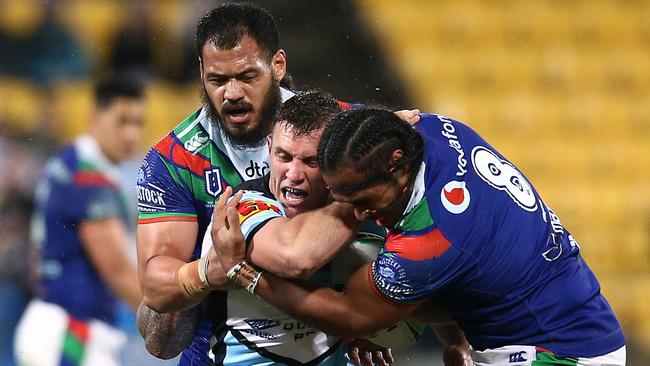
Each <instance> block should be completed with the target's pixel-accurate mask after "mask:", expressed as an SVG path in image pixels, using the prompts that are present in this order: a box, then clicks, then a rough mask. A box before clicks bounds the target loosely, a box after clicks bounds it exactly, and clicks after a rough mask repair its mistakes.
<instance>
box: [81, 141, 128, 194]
mask: <svg viewBox="0 0 650 366" xmlns="http://www.w3.org/2000/svg"><path fill="white" fill-rule="evenodd" d="M75 146H76V147H77V151H78V152H79V157H80V158H81V159H82V160H89V161H92V162H93V163H94V164H95V165H96V166H97V168H98V169H99V170H100V171H101V172H102V173H103V174H104V175H106V177H108V178H109V179H110V180H111V181H112V182H113V183H116V184H117V183H119V179H120V178H119V177H120V172H119V168H118V166H117V165H116V164H113V162H111V160H110V159H109V158H108V157H107V156H106V155H105V154H104V153H103V152H102V149H101V148H100V147H99V143H98V142H97V140H95V139H94V138H93V137H92V136H90V135H88V134H85V135H81V136H79V137H77V139H76V140H75Z"/></svg>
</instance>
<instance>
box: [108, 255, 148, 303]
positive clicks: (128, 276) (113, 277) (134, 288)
mask: <svg viewBox="0 0 650 366" xmlns="http://www.w3.org/2000/svg"><path fill="white" fill-rule="evenodd" d="M137 277H138V273H137V271H136V270H135V269H134V268H133V267H131V266H129V265H125V266H124V268H122V269H118V270H116V271H115V272H114V273H112V274H109V275H108V276H107V283H108V284H109V286H110V287H111V289H112V290H113V291H114V292H115V293H116V294H117V296H118V297H119V298H121V299H122V300H124V302H126V303H127V304H128V305H129V306H130V307H131V308H132V309H133V310H136V309H137V308H138V306H139V305H140V301H142V292H141V291H140V285H139V283H138V281H137V280H136V278H137Z"/></svg>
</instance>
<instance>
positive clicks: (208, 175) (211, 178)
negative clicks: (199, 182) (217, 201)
mask: <svg viewBox="0 0 650 366" xmlns="http://www.w3.org/2000/svg"><path fill="white" fill-rule="evenodd" d="M205 191H206V192H208V194H210V195H211V196H213V197H217V196H218V195H219V194H220V193H221V191H222V187H221V169H219V168H218V167H217V168H212V169H206V170H205Z"/></svg>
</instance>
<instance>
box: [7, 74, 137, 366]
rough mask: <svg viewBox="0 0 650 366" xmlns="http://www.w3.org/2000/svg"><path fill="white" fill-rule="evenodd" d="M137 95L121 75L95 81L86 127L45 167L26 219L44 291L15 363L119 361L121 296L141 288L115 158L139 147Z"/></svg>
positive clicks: (26, 320)
mask: <svg viewBox="0 0 650 366" xmlns="http://www.w3.org/2000/svg"><path fill="white" fill-rule="evenodd" d="M142 96H143V89H142V85H140V84H139V83H138V82H135V81H133V80H132V79H130V78H128V77H126V76H125V75H114V76H109V77H107V78H104V79H102V80H100V81H99V82H98V83H97V84H96V86H95V109H94V112H93V114H92V117H91V120H90V124H89V127H88V132H87V134H84V135H81V136H79V137H78V138H77V139H75V140H74V142H73V143H72V144H70V145H68V146H67V147H65V148H63V149H62V150H61V151H59V152H58V153H57V154H56V155H55V156H53V157H52V158H51V159H50V160H49V161H48V163H47V165H46V167H45V170H44V173H43V176H42V178H41V180H40V181H39V183H38V186H37V188H36V197H35V201H36V211H35V214H34V218H33V222H32V232H33V235H32V237H33V239H34V241H35V245H36V247H37V248H38V250H39V252H40V270H39V273H40V278H39V282H40V290H41V291H40V294H39V296H38V297H37V298H36V299H34V300H33V301H32V302H31V303H30V304H29V306H28V308H27V310H26V311H25V313H24V315H23V317H22V319H21V321H20V324H19V325H18V329H17V331H16V350H15V351H16V358H17V360H18V362H19V364H20V365H38V366H48V365H108V366H110V365H118V364H119V362H118V351H119V349H120V347H121V345H122V344H123V343H124V342H125V340H126V339H125V335H124V334H122V332H121V331H119V330H118V329H117V328H115V316H116V314H115V311H116V305H117V301H118V300H119V299H122V300H124V301H125V302H126V303H127V304H129V305H131V306H132V307H133V308H134V309H136V308H137V306H138V304H139V303H140V300H141V293H140V289H139V287H138V283H137V281H134V278H135V277H136V276H137V272H136V267H135V265H134V263H132V260H131V258H130V254H129V252H130V251H129V249H128V245H129V237H128V218H127V211H126V206H125V201H124V196H123V194H122V192H121V191H120V188H119V182H120V180H119V171H118V168H117V165H116V164H118V163H119V162H121V161H124V160H126V159H129V158H131V157H132V156H133V155H134V154H135V153H136V151H137V148H138V143H139V139H140V135H141V130H142V125H143V114H144V101H143V98H142Z"/></svg>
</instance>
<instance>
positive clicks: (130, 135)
mask: <svg viewBox="0 0 650 366" xmlns="http://www.w3.org/2000/svg"><path fill="white" fill-rule="evenodd" d="M92 119H93V120H92V123H91V133H92V135H93V136H94V137H95V139H96V140H97V142H98V143H99V146H100V147H101V149H102V151H103V152H104V154H105V155H106V156H107V157H108V158H109V159H110V160H112V161H113V162H114V163H119V162H122V161H125V160H128V159H130V158H132V157H134V156H135V154H136V152H137V151H138V147H139V144H140V138H141V137H142V129H143V126H144V101H143V100H142V99H137V98H126V97H117V98H115V99H114V100H113V101H112V102H111V104H109V105H108V106H106V107H104V108H97V109H96V110H95V112H94V115H93V118H92Z"/></svg>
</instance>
